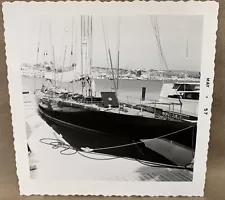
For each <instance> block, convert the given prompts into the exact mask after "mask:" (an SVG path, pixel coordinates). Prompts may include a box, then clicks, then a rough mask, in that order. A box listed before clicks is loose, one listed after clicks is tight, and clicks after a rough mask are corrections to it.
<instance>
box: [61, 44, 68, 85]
mask: <svg viewBox="0 0 225 200" xmlns="http://www.w3.org/2000/svg"><path fill="white" fill-rule="evenodd" d="M66 50H67V45H66V46H65V50H64V58H63V64H62V72H61V73H62V75H61V82H60V83H61V87H62V83H63V74H64V73H63V68H64V65H65V59H66Z"/></svg>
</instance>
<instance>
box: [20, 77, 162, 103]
mask: <svg viewBox="0 0 225 200" xmlns="http://www.w3.org/2000/svg"><path fill="white" fill-rule="evenodd" d="M43 82H44V81H43V79H42V78H35V80H34V78H32V77H23V78H22V83H23V86H24V87H28V88H29V89H30V90H33V86H34V85H35V88H36V89H40V88H41V86H42V84H43ZM162 84H163V82H162V81H157V80H124V79H123V80H119V90H118V95H119V98H120V99H122V100H128V101H132V102H137V101H140V99H141V96H142V87H146V100H158V99H159V95H160V91H161V88H162ZM62 86H63V87H65V88H66V89H67V90H69V91H73V90H74V91H75V92H77V93H81V83H80V82H77V83H75V84H73V85H72V84H71V83H70V84H69V83H63V84H62ZM95 87H96V95H97V96H100V92H107V91H111V90H112V88H113V81H111V80H108V79H95Z"/></svg>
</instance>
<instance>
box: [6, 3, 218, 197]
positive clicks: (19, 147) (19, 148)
mask: <svg viewBox="0 0 225 200" xmlns="http://www.w3.org/2000/svg"><path fill="white" fill-rule="evenodd" d="M16 3H18V2H16ZM20 3H22V2H20ZM30 3H34V2H30ZM43 3H44V2H42V4H43ZM45 3H46V2H45ZM56 3H57V4H58V3H61V2H56ZM106 3H107V2H106ZM115 3H118V2H115ZM121 3H122V2H121ZM123 3H125V2H123ZM129 3H132V2H129ZM134 3H137V1H136V2H134ZM145 3H147V2H145ZM158 3H163V2H158ZM166 3H169V2H166ZM170 3H173V2H170ZM176 3H184V2H176ZM185 3H187V2H185ZM193 3H195V2H193ZM198 3H199V2H198ZM201 3H202V5H204V3H206V2H201ZM207 3H213V2H207ZM214 3H215V2H214ZM8 4H9V3H8V2H6V3H3V18H4V28H5V32H4V36H5V43H6V47H5V51H6V63H7V66H8V75H7V78H8V84H9V85H8V88H9V94H10V106H11V114H12V126H13V135H14V149H15V154H16V165H17V175H18V178H19V187H20V192H21V194H22V195H27V194H28V195H30V194H35V193H36V194H37V195H60V194H63V195H75V194H76V195H104V196H114V192H115V194H116V193H117V192H116V191H102V192H97V193H96V192H94V191H92V193H90V192H88V191H83V192H82V193H79V192H78V193H76V192H75V193H74V192H72V191H71V190H68V191H67V193H64V192H60V193H58V192H57V190H55V189H54V188H52V190H51V193H48V192H47V191H46V190H45V189H46V188H44V190H43V191H42V192H43V193H40V192H38V191H37V192H35V191H34V190H32V189H31V190H30V191H31V193H30V192H29V191H27V188H26V187H27V186H28V185H27V184H29V183H28V182H26V181H28V179H27V178H25V177H26V176H25V177H24V175H25V174H26V173H27V172H28V171H29V170H28V169H24V168H23V167H24V165H25V164H24V163H23V162H24V160H23V159H20V156H21V154H23V153H24V144H22V143H20V141H21V140H19V135H18V134H17V133H20V132H21V131H25V126H23V127H22V125H21V124H18V123H16V119H17V117H18V116H19V115H20V111H19V112H18V109H16V105H17V106H18V102H17V101H15V100H16V99H18V97H17V96H16V95H15V94H16V93H15V91H16V90H17V89H19V90H20V91H22V90H21V86H19V85H17V83H16V82H17V81H15V77H17V78H18V77H19V74H17V75H16V74H15V73H14V72H13V70H12V67H10V66H11V65H10V59H12V57H10V55H11V53H10V50H8V48H7V46H8V45H7V44H8V42H9V39H8V34H9V33H8V32H7V24H6V23H5V15H4V9H5V7H7V6H8ZM13 4H14V3H13ZM14 5H15V4H14ZM211 5H212V4H210V6H211ZM214 5H216V6H215V7H216V8H214V9H215V11H214V12H215V15H214V16H218V13H217V11H218V3H217V4H216V3H215V4H214ZM212 20H213V21H214V20H215V22H214V25H215V26H214V28H213V29H214V30H213V29H212V30H213V31H212V32H214V36H213V37H214V39H215V41H214V43H213V44H212V46H213V45H214V46H213V50H212V49H210V50H211V54H213V55H212V59H213V64H215V63H214V57H215V44H216V29H217V17H216V19H212ZM212 23H213V22H212ZM203 33H204V31H203ZM203 57H204V56H203ZM202 67H203V68H204V66H202ZM210 69H211V68H210ZM214 69H215V68H212V69H211V70H210V71H211V73H212V74H210V76H209V74H208V75H207V76H208V77H209V78H210V79H211V80H210V88H211V89H210V92H208V94H209V96H210V100H209V101H208V102H207V106H206V107H207V108H208V109H209V110H208V111H209V114H208V118H207V124H208V128H207V132H208V133H209V132H210V124H211V115H212V114H211V106H212V102H213V99H212V95H213V86H214V83H213V81H214ZM202 70H203V69H202ZM202 70H201V71H202ZM207 71H208V70H207ZM205 74H206V73H205ZM13 79H14V80H13ZM204 84H205V80H203V78H201V88H203V85H204ZM15 86H16V87H18V88H17V89H16V88H15ZM201 91H202V90H201ZM202 93H203V92H202ZM203 95H204V94H203ZM20 100H22V97H21V99H20ZM21 102H22V101H21ZM21 105H22V104H21ZM203 106H204V105H202V104H200V107H203ZM22 113H23V112H22ZM201 114H202V113H201ZM198 123H199V122H198ZM204 124H205V123H204ZM201 129H202V128H200V131H201ZM209 136H210V135H209V134H208V138H207V139H206V140H207V143H205V145H204V146H205V150H204V151H205V154H206V155H203V157H204V160H205V162H203V161H202V160H203V159H201V164H200V160H197V161H195V162H196V163H197V164H196V165H195V166H194V168H195V170H200V171H201V169H199V168H198V165H199V166H200V165H201V167H203V169H204V170H202V171H204V173H203V172H202V171H201V174H202V177H201V179H204V180H205V173H206V170H207V168H206V163H207V154H208V142H209ZM198 137H199V135H198V136H197V138H198ZM197 141H198V139H197ZM202 148H203V146H202ZM197 149H198V143H197ZM198 151H199V152H200V150H199V149H198V150H197V152H198ZM26 162H28V160H26ZM203 165H204V166H203ZM195 176H197V174H196V173H194V180H195ZM198 176H199V175H198ZM202 181H203V180H202ZM25 182H26V183H25ZM79 182H80V181H78V182H77V183H79ZM81 182H82V181H81ZM90 182H91V181H90ZM203 182H204V184H205V181H203ZM102 183H103V182H102ZM93 184H94V182H93ZM103 184H106V183H103ZM107 184H108V183H107ZM119 184H120V183H119ZM160 184H161V183H160ZM192 184H193V183H192ZM204 184H203V185H202V189H201V191H200V192H197V193H198V194H197V193H196V194H197V196H202V195H203V193H204V192H203V190H204ZM100 185H101V183H100ZM110 185H111V184H110ZM122 185H123V184H122ZM125 185H128V184H127V183H124V186H125ZM137 185H138V183H137ZM56 187H58V186H56ZM106 190H107V189H106ZM152 192H153V191H152ZM152 192H150V193H152ZM122 193H123V191H120V192H119V194H118V195H119V196H133V195H137V196H146V195H149V192H146V191H142V192H141V193H139V194H133V193H130V194H128V193H129V192H128V191H127V194H128V195H127V194H122ZM173 193H174V194H170V192H169V191H168V193H167V194H165V195H164V194H162V195H161V194H160V192H159V193H158V194H154V192H153V193H152V194H150V196H179V195H182V196H195V194H194V195H193V194H192V193H191V191H189V194H180V193H177V192H175V191H173Z"/></svg>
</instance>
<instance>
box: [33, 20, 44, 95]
mask: <svg viewBox="0 0 225 200" xmlns="http://www.w3.org/2000/svg"><path fill="white" fill-rule="evenodd" d="M41 32H42V20H41V21H40V26H39V34H38V44H37V57H36V67H37V66H38V61H39V53H40V43H41ZM34 66H35V65H33V73H34ZM33 76H34V77H33V90H34V91H33V92H34V94H35V90H36V77H35V73H34V74H33Z"/></svg>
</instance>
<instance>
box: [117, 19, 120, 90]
mask: <svg viewBox="0 0 225 200" xmlns="http://www.w3.org/2000/svg"><path fill="white" fill-rule="evenodd" d="M117 26H118V29H117V30H118V31H117V39H118V40H117V90H118V89H119V68H120V26H121V17H120V16H119V17H118V24H117Z"/></svg>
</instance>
